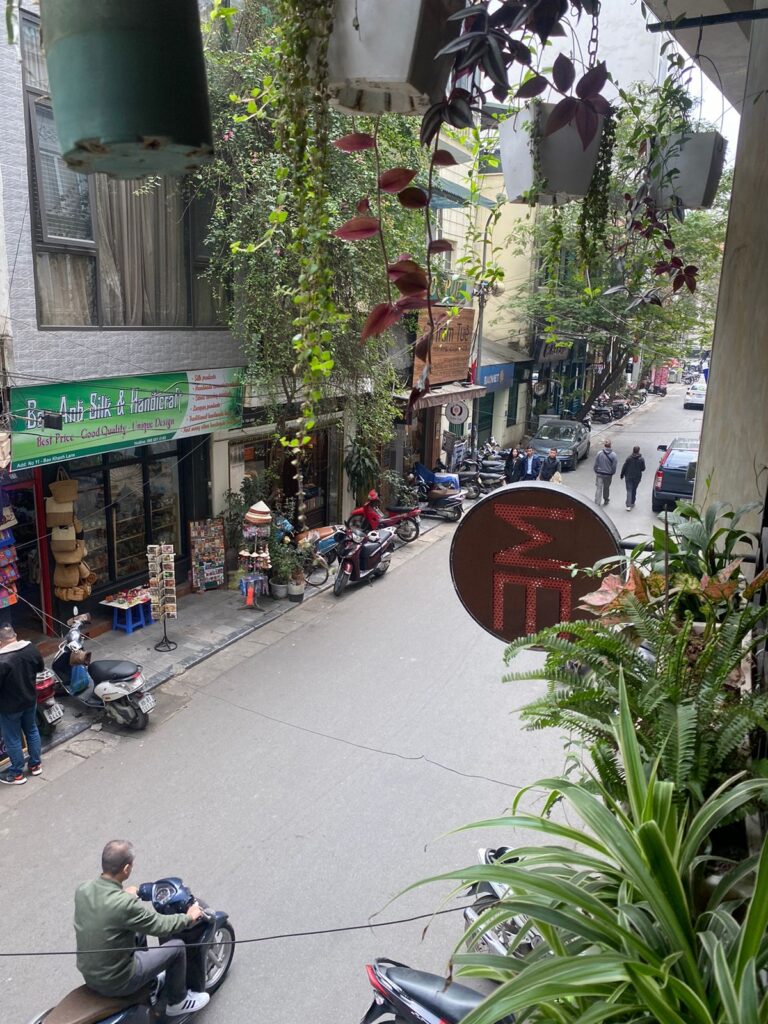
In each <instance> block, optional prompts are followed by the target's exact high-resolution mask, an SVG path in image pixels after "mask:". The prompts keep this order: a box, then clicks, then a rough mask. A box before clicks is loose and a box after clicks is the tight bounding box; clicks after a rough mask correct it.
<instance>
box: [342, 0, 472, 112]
mask: <svg viewBox="0 0 768 1024" xmlns="http://www.w3.org/2000/svg"><path fill="white" fill-rule="evenodd" d="M463 7H464V0H389V2H388V3H386V4H383V3H381V0H336V3H335V9H334V17H333V27H332V31H331V35H330V39H329V42H328V90H329V93H330V96H331V101H332V103H333V105H334V106H336V107H338V108H339V109H340V110H344V111H347V112H348V113H351V114H384V113H393V114H415V113H419V114H420V113H423V112H424V111H425V110H426V109H427V107H429V105H430V104H432V103H434V102H435V100H436V99H437V98H438V97H439V96H441V95H442V93H443V90H444V89H445V85H446V82H447V81H448V74H449V72H450V69H451V63H452V61H451V59H450V57H447V56H444V57H442V58H440V59H439V60H435V54H436V53H437V51H438V50H440V49H442V47H444V46H445V45H447V44H448V43H450V42H451V41H452V40H453V39H455V38H456V37H457V36H458V34H459V29H460V22H458V21H451V20H449V19H450V15H452V14H455V13H456V12H457V11H459V10H461V9H462V8H463ZM385 40H386V43H384V41H385Z"/></svg>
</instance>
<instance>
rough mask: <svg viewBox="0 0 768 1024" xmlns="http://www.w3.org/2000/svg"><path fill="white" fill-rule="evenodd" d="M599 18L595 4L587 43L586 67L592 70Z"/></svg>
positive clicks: (598, 11) (597, 6)
mask: <svg viewBox="0 0 768 1024" xmlns="http://www.w3.org/2000/svg"><path fill="white" fill-rule="evenodd" d="M599 18H600V5H599V4H597V5H596V6H595V10H594V13H593V14H592V30H591V32H590V33H589V43H588V44H587V67H590V68H594V67H595V66H596V65H597V44H598V35H599V31H600V26H599V23H598V22H599Z"/></svg>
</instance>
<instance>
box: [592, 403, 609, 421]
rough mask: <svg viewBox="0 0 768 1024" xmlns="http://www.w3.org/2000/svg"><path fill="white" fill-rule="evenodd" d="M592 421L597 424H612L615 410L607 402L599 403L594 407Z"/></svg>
mask: <svg viewBox="0 0 768 1024" xmlns="http://www.w3.org/2000/svg"><path fill="white" fill-rule="evenodd" d="M592 419H593V420H594V422H595V423H610V422H611V420H612V419H613V409H612V407H611V406H610V405H608V403H607V402H604V401H602V400H600V401H598V402H597V403H596V404H595V405H593V406H592Z"/></svg>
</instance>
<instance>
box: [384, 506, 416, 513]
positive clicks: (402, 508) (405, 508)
mask: <svg viewBox="0 0 768 1024" xmlns="http://www.w3.org/2000/svg"><path fill="white" fill-rule="evenodd" d="M387 512H395V513H399V512H413V505H387Z"/></svg>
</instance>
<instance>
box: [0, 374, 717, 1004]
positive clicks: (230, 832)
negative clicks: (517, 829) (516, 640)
mask: <svg viewBox="0 0 768 1024" xmlns="http://www.w3.org/2000/svg"><path fill="white" fill-rule="evenodd" d="M700 424H701V413H700V412H695V413H694V412H690V411H684V410H683V409H682V395H681V389H680V388H672V389H670V394H669V396H668V397H667V398H664V399H657V400H654V401H650V402H649V403H647V405H646V406H644V407H642V408H641V409H639V410H637V411H636V412H634V413H633V414H632V415H631V416H630V417H628V418H627V419H626V420H621V421H618V422H616V423H614V424H611V425H610V426H609V427H607V428H596V429H595V430H594V431H593V451H592V454H591V456H590V459H589V460H587V461H586V462H585V463H582V465H581V466H580V467H579V469H578V470H577V471H576V472H575V473H572V474H568V475H566V477H565V483H566V485H568V486H571V487H574V488H575V489H576V490H577V491H579V492H581V493H583V494H585V495H588V496H590V497H591V495H592V486H593V477H592V471H591V462H592V456H593V455H594V452H595V450H596V448H597V445H598V444H599V443H601V439H602V437H603V436H606V435H607V436H610V437H611V438H612V440H613V444H614V449H615V450H616V453H617V455H618V457H619V460H620V462H623V459H624V458H625V457H626V455H627V454H628V453H629V452H630V451H631V447H632V445H633V444H636V443H637V444H640V445H641V448H642V450H643V453H644V455H645V457H646V462H647V465H648V471H647V472H646V474H645V476H644V478H643V483H642V485H641V488H640V491H639V495H638V505H637V507H636V509H635V510H634V511H633V512H631V513H630V512H626V510H625V509H624V502H623V500H622V499H623V485H622V484H621V482H620V481H619V480H618V479H617V480H616V482H615V484H614V490H613V492H612V498H614V499H615V500H612V502H611V505H610V506H609V508H608V510H607V511H609V512H610V514H611V516H612V518H613V519H614V521H615V522H616V524H617V526H618V528H619V530H620V532H621V533H622V536H624V537H627V536H629V535H631V534H633V533H636V532H647V531H648V530H650V528H651V525H652V523H653V521H654V518H655V517H654V516H653V515H652V513H651V509H650V490H651V485H652V480H653V472H654V469H655V466H656V464H657V457H658V453H657V452H656V446H657V445H658V444H660V443H664V442H667V441H669V440H670V439H671V438H672V437H673V436H675V435H676V434H693V433H697V432H698V431H699V430H700ZM451 535H452V527H450V526H449V525H448V524H440V525H439V526H437V527H435V528H434V529H433V530H430V531H429V533H427V534H425V536H424V537H423V538H422V539H420V540H419V541H417V542H416V543H415V544H413V545H411V546H409V547H408V548H406V549H404V550H402V551H400V552H398V554H397V556H396V560H395V562H394V564H393V569H392V572H391V573H390V574H389V575H388V576H387V577H385V578H384V579H382V580H380V581H377V582H376V583H375V584H374V585H373V586H370V587H368V586H364V587H362V588H359V589H356V590H350V591H348V592H347V594H345V596H344V597H343V599H341V600H340V601H339V600H337V599H335V598H334V597H333V596H332V595H331V594H330V593H329V592H327V593H325V594H324V595H322V596H321V597H320V598H318V599H316V600H314V601H311V602H309V604H308V605H305V606H303V607H301V608H298V609H296V610H295V611H293V612H291V613H290V614H289V615H287V616H284V617H283V618H282V619H279V620H277V621H275V622H273V623H270V624H269V625H268V626H266V627H264V628H263V629H260V630H257V631H256V632H255V633H253V634H251V635H250V636H249V637H247V638H246V639H244V640H241V641H239V642H237V643H236V644H234V645H232V646H231V647H229V648H227V650H225V651H223V652H221V653H220V654H218V655H216V656H215V657H213V658H211V659H209V660H208V661H206V662H204V663H203V664H202V665H200V666H198V667H196V668H193V669H191V670H190V671H187V672H186V673H184V674H183V675H181V676H178V677H177V678H176V679H174V680H173V681H172V682H170V683H168V684H166V685H165V686H163V687H162V688H161V689H160V690H158V691H157V695H158V701H159V707H158V712H157V714H156V715H155V716H154V719H153V721H152V723H151V725H150V728H149V730H148V731H147V732H146V733H143V734H133V735H132V734H127V733H123V732H120V733H118V732H115V731H111V730H110V729H109V728H108V727H105V728H104V729H99V728H98V727H96V729H91V730H89V731H87V732H86V733H84V734H82V736H80V737H78V738H77V739H75V740H74V741H72V742H71V743H69V744H67V745H66V746H65V747H63V748H59V749H57V750H55V751H54V752H52V754H51V755H50V756H49V758H48V759H47V760H46V764H45V774H44V776H43V777H42V779H30V781H29V783H28V785H26V786H24V787H22V788H20V789H18V790H4V791H3V792H2V793H0V834H2V837H3V849H4V853H5V861H6V864H7V865H13V869H12V870H9V871H7V872H6V876H5V880H4V885H3V907H4V911H5V922H6V927H5V929H4V934H5V936H6V937H5V939H4V940H3V942H2V944H1V945H2V951H3V952H4V951H9V950H11V949H14V948H15V949H25V950H29V949H41V950H46V949H68V948H71V947H72V943H73V935H72V927H71V913H72V893H73V890H74V888H75V886H76V885H77V884H78V883H79V882H80V881H82V880H84V879H86V878H87V877H89V876H90V875H93V874H95V873H97V871H98V856H99V852H100V850H101V847H102V845H103V843H104V841H105V840H106V839H109V838H113V837H127V838H130V839H132V840H133V841H134V842H135V843H136V846H137V851H138V857H137V867H136V872H137V876H138V878H137V880H146V879H149V878H153V877H158V876H160V875H162V874H181V875H183V876H184V878H185V879H186V880H188V881H189V882H190V884H191V885H192V887H193V889H194V891H196V892H197V893H199V895H200V896H201V897H203V898H204V899H206V900H207V901H209V902H210V903H212V904H214V905H216V906H221V907H223V908H226V909H227V910H229V911H230V913H231V915H232V920H233V923H234V926H235V928H236V931H237V934H238V936H239V937H240V938H253V937H257V936H261V935H269V934H273V933H284V932H296V931H304V930H314V929H322V928H336V927H340V926H345V925H359V924H365V923H366V922H367V920H368V918H369V916H370V915H373V914H376V913H378V912H381V911H383V912H382V915H381V916H382V918H383V919H391V918H399V917H407V916H410V915H412V914H417V913H429V912H431V911H432V910H434V909H438V908H439V906H440V901H441V898H442V897H443V896H444V895H446V894H447V892H448V891H449V890H447V889H446V888H445V887H442V888H437V887H432V888H426V889H424V890H420V891H417V892H415V893H410V894H408V895H407V896H405V897H403V898H402V899H399V900H397V901H396V902H395V903H394V904H392V905H391V906H389V907H386V909H384V908H385V905H386V903H387V901H388V900H389V899H391V898H392V897H393V896H395V895H396V894H397V892H398V891H399V890H401V889H402V888H404V887H405V886H407V885H409V884H410V883H412V882H414V881H416V880H418V879H420V878H424V877H426V876H428V875H430V874H432V873H435V872H438V871H440V870H443V869H448V868H451V867H456V866H459V865H460V864H462V863H463V862H466V861H468V860H472V859H473V857H474V855H475V849H476V847H477V846H479V845H482V844H483V841H484V838H483V835H482V834H479V833H478V834H477V835H473V834H461V835H456V836H449V837H447V838H446V837H445V834H446V833H448V832H449V831H450V830H451V829H453V828H455V827H457V826H459V825H462V824H464V823H466V822H469V821H472V820H477V819H481V818H484V817H490V816H494V815H497V814H499V813H500V812H502V811H503V810H504V809H505V808H506V807H508V805H509V802H510V800H511V798H512V797H513V795H514V793H515V792H516V787H518V786H521V785H526V784H527V783H529V782H531V781H533V780H535V779H536V778H538V777H540V776H541V775H543V774H547V773H549V772H552V771H555V770H557V769H558V768H560V767H561V764H560V761H561V757H562V755H561V752H560V744H559V742H557V740H556V737H554V736H552V735H548V734H546V733H530V734H529V733H523V732H522V731H521V729H520V728H519V725H518V724H517V721H516V719H515V716H514V710H515V709H516V708H518V707H519V706H520V705H521V704H523V703H525V702H526V701H527V700H528V699H531V698H532V697H533V696H534V695H535V694H536V692H537V689H538V684H525V685H521V684H517V685H516V686H515V688H514V689H513V688H512V687H505V686H503V685H502V684H501V682H500V679H501V676H502V674H503V671H504V666H503V662H502V653H503V645H502V644H501V643H499V642H497V641H495V640H494V639H492V638H491V637H490V636H488V635H486V634H485V633H483V632H481V631H480V629H479V628H478V627H477V626H476V625H475V624H474V623H473V622H472V620H471V619H469V617H468V616H467V615H466V614H465V613H464V611H463V610H462V608H461V606H460V605H459V603H458V601H457V599H456V598H455V596H454V593H453V589H452V586H451V583H450V578H449V572H448V552H449V544H450V537H451ZM535 657H536V656H535V655H531V656H530V663H531V664H533V663H534V660H535ZM509 838H510V837H506V836H503V835H502V834H501V833H492V834H491V835H490V836H486V837H485V839H486V841H487V842H490V843H492V844H494V845H495V844H498V842H500V841H502V840H503V839H509ZM448 905H449V906H451V905H452V903H451V902H450V901H449V903H448ZM424 923H425V922H423V921H422V922H414V923H410V924H403V925H398V926H395V927H391V928H386V929H381V930H379V931H376V932H374V931H373V930H371V931H367V930H364V931H357V932H350V933H342V934H335V935H320V936H312V937H307V938H295V939H284V940H280V941H275V942H267V943H259V944H253V945H244V946H241V947H240V948H239V949H238V951H237V954H236V959H235V964H234V967H233V971H232V975H231V978H230V980H229V981H228V983H227V984H226V985H225V987H224V988H223V989H222V991H221V993H220V994H219V995H218V996H217V997H216V999H215V1000H214V1002H213V1004H212V1005H211V1007H210V1008H209V1009H208V1010H207V1011H205V1013H204V1014H203V1015H202V1016H201V1021H204V1020H205V1019H210V1020H215V1021H217V1022H219V1024H246V1022H250V1021H252V1020H253V1019H254V1016H256V1015H258V1017H259V1019H264V1020H269V1021H274V1022H280V1021H286V1022H287V1021H289V1020H295V1019H309V1020H312V1021H314V1022H317V1024H337V1022H338V1021H339V1020H342V1021H356V1020H358V1019H359V1018H360V1017H361V1016H362V1014H363V1012H364V1010H365V1007H366V1003H367V1000H368V984H367V981H366V978H365V973H364V969H363V968H364V964H365V962H366V961H367V960H368V959H370V958H371V957H374V956H376V955H385V954H386V955H389V956H392V957H394V958H396V959H399V960H402V961H405V962H409V963H412V964H414V965H416V966H421V967H424V968H427V969H438V970H439V969H441V967H442V966H443V965H444V964H445V962H446V960H447V957H448V955H449V953H450V951H451V948H452V943H453V942H454V941H455V940H456V938H457V937H458V936H459V934H460V932H461V915H460V914H455V915H446V916H445V917H442V918H440V919H438V920H437V921H435V922H434V924H433V925H432V926H431V928H430V930H429V932H428V934H427V937H426V939H425V940H424V941H422V940H421V931H422V928H423V927H424ZM297 964H298V965H299V966H298V967H297V966H296V965H297ZM77 983H78V975H77V972H76V970H75V966H74V960H73V959H72V958H68V957H61V958H58V957H57V958H50V959H49V958H46V959H40V960H35V959H31V958H30V959H19V960H14V959H3V960H2V961H0V985H2V987H3V992H4V1004H5V1005H4V1009H5V1013H4V1015H3V1016H4V1020H8V1021H9V1022H10V1021H13V1022H16V1021H18V1022H24V1021H25V1020H26V1019H27V1018H28V1017H29V1016H31V1015H32V1013H33V1011H35V1010H37V1009H40V1008H41V1007H43V1006H47V1005H49V1004H50V1003H52V1002H54V1001H55V1000H56V999H57V997H60V996H61V995H62V994H63V993H64V992H65V991H66V989H67V988H68V987H70V986H73V985H76V984H77ZM329 997H330V998H329Z"/></svg>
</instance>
